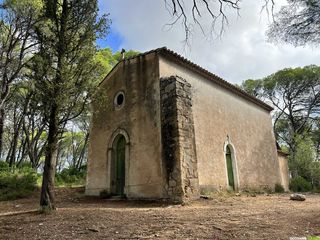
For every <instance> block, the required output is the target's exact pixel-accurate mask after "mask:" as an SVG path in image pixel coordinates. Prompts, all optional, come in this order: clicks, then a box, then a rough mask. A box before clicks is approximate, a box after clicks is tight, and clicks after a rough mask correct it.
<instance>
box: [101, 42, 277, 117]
mask: <svg viewBox="0 0 320 240" xmlns="http://www.w3.org/2000/svg"><path fill="white" fill-rule="evenodd" d="M151 53H156V54H159V55H161V56H163V57H165V58H168V59H170V60H171V61H174V62H176V63H178V64H181V65H183V66H185V67H186V68H188V69H190V70H192V71H194V72H196V73H198V74H199V75H201V76H203V77H204V78H206V79H208V80H210V81H212V82H214V83H215V84H217V85H219V86H221V87H222V88H225V89H227V90H229V91H230V92H232V93H234V94H236V95H238V96H240V97H242V98H244V99H246V100H248V101H250V102H252V103H254V104H256V105H258V106H260V107H262V108H263V109H265V110H267V111H272V110H273V108H272V107H271V106H269V105H268V104H266V103H265V102H263V101H261V100H260V99H258V98H256V97H254V96H252V95H250V94H248V93H246V92H245V91H243V90H242V89H240V88H238V87H236V86H235V85H233V84H231V83H229V82H227V81H226V80H224V79H222V78H221V77H218V76H217V75H215V74H213V73H211V72H209V71H208V70H206V69H204V68H202V67H200V66H199V65H197V64H195V63H193V62H191V61H190V60H188V59H186V58H184V57H182V56H181V55H179V54H178V53H176V52H174V51H172V50H170V49H168V48H166V47H162V48H157V49H154V50H151V51H148V52H144V53H141V54H138V55H136V56H133V57H129V58H124V59H123V60H121V61H119V62H118V63H117V64H116V65H115V66H114V67H113V69H112V70H111V71H110V72H109V73H108V75H107V76H106V78H107V77H108V76H109V75H110V74H111V73H112V72H113V71H114V70H115V69H116V68H117V67H118V66H119V64H120V63H122V62H125V61H127V60H130V59H135V58H139V57H141V56H145V55H148V54H151ZM100 84H101V83H100Z"/></svg>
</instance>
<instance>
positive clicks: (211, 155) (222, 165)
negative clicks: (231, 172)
mask: <svg viewBox="0 0 320 240" xmlns="http://www.w3.org/2000/svg"><path fill="white" fill-rule="evenodd" d="M159 61H160V62H159V69H160V77H169V76H172V75H178V76H179V77H182V78H184V79H185V80H186V81H187V82H189V83H190V84H191V88H192V91H193V93H192V95H193V117H194V129H195V140H196V154H197V161H198V175H199V184H200V187H201V188H202V189H203V188H209V189H211V188H213V189H221V188H222V189H225V188H227V170H226V162H225V153H224V147H225V143H226V141H227V140H228V139H229V141H230V142H231V143H232V145H233V146H234V149H235V156H236V167H237V175H238V183H239V187H240V189H243V188H246V187H250V188H261V187H264V186H265V185H268V186H269V187H272V188H273V187H274V185H275V183H280V176H279V163H278V159H277V151H276V145H275V138H274V134H273V129H272V121H271V116H270V113H269V112H268V111H266V110H264V109H262V108H260V107H259V106H256V105H255V104H254V103H251V102H249V101H248V100H246V99H243V98H241V97H239V96H236V95H235V94H233V93H230V92H229V91H228V90H226V89H223V88H221V87H220V86H218V85H216V84H215V83H213V82H212V81H210V80H206V79H204V78H203V77H202V76H200V75H199V74H197V73H194V72H193V71H191V70H189V69H187V68H185V67H183V66H181V65H179V64H177V63H175V62H173V61H170V60H168V59H167V58H163V57H160V60H159ZM228 136H229V138H228Z"/></svg>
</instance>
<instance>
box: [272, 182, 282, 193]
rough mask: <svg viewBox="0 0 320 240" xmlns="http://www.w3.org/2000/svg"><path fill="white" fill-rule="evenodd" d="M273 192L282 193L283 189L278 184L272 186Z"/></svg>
mask: <svg viewBox="0 0 320 240" xmlns="http://www.w3.org/2000/svg"><path fill="white" fill-rule="evenodd" d="M274 191H275V192H276V193H284V188H283V186H282V185H281V184H280V183H276V184H275V186H274Z"/></svg>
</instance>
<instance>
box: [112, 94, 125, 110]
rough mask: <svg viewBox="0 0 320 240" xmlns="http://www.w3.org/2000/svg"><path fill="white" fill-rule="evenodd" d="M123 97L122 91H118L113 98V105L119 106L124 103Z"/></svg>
mask: <svg viewBox="0 0 320 240" xmlns="http://www.w3.org/2000/svg"><path fill="white" fill-rule="evenodd" d="M124 101H125V97H124V93H123V92H118V93H117V94H116V96H115V98H114V105H115V107H117V108H120V107H122V106H123V105H124Z"/></svg>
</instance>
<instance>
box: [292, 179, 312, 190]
mask: <svg viewBox="0 0 320 240" xmlns="http://www.w3.org/2000/svg"><path fill="white" fill-rule="evenodd" d="M289 188H290V190H291V191H294V192H308V191H311V189H312V185H311V183H309V182H308V181H307V180H305V179H304V178H303V177H301V176H298V177H295V178H292V179H291V180H290V184H289Z"/></svg>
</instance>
